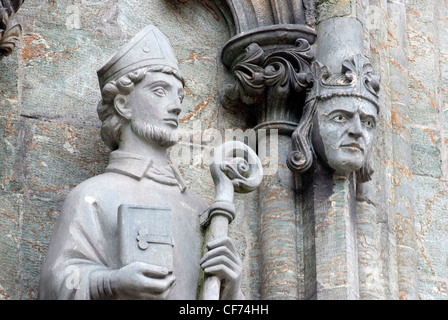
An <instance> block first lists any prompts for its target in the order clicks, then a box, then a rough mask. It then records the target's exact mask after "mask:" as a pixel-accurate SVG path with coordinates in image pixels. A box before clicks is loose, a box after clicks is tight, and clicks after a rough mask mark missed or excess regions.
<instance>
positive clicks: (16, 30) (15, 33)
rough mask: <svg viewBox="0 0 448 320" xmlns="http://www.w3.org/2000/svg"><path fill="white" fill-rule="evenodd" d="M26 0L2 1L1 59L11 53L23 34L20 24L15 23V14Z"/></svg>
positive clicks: (0, 8)
mask: <svg viewBox="0 0 448 320" xmlns="http://www.w3.org/2000/svg"><path fill="white" fill-rule="evenodd" d="M23 2H24V0H1V1H0V59H1V58H2V57H4V56H8V55H10V54H11V53H12V52H13V50H14V48H15V46H16V42H17V41H18V40H19V39H20V36H21V35H22V27H21V25H20V24H15V23H14V16H15V14H16V12H17V10H19V8H20V6H21V5H22V4H23Z"/></svg>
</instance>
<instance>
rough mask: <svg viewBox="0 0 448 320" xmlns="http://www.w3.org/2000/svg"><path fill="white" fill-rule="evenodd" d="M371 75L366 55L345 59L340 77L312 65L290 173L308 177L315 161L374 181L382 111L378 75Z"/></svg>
mask: <svg viewBox="0 0 448 320" xmlns="http://www.w3.org/2000/svg"><path fill="white" fill-rule="evenodd" d="M372 72H373V69H372V66H371V65H370V63H368V62H366V61H365V60H364V57H363V56H362V55H355V56H353V57H351V58H350V59H346V60H344V61H343V63H342V72H341V73H332V72H331V70H329V69H328V68H327V67H326V66H324V65H322V64H321V63H319V62H317V61H316V62H314V64H313V78H314V81H313V86H312V88H311V89H310V90H309V92H308V94H307V99H306V103H305V107H304V111H303V114H302V118H301V120H300V123H299V125H298V127H297V129H296V130H295V132H294V133H293V150H292V152H291V154H290V155H289V158H288V167H289V168H290V169H291V170H293V171H294V172H297V173H304V172H306V171H308V170H309V169H310V168H311V167H312V166H313V164H314V163H315V161H316V158H317V159H319V160H320V161H321V162H322V163H323V164H324V165H325V166H327V167H328V168H330V169H332V170H333V171H334V172H335V173H337V174H341V175H347V174H349V173H351V172H357V173H358V177H359V179H360V180H361V181H368V180H370V179H371V174H372V173H373V169H372V167H371V163H370V155H371V149H372V145H373V140H374V133H375V126H376V119H377V116H378V112H379V103H378V92H379V77H378V76H376V75H373V74H372Z"/></svg>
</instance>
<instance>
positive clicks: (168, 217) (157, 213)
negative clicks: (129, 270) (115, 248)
mask: <svg viewBox="0 0 448 320" xmlns="http://www.w3.org/2000/svg"><path fill="white" fill-rule="evenodd" d="M171 222H172V214H171V208H170V207H160V206H135V205H121V206H120V207H119V208H118V243H119V252H120V259H121V263H122V266H125V265H127V264H129V263H131V262H136V261H140V262H145V263H148V264H151V265H157V266H163V267H165V268H167V269H168V270H169V271H170V272H172V271H173V247H174V243H173V238H172V224H171Z"/></svg>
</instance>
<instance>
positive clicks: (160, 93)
mask: <svg viewBox="0 0 448 320" xmlns="http://www.w3.org/2000/svg"><path fill="white" fill-rule="evenodd" d="M153 92H154V93H155V94H156V95H158V96H159V97H165V96H166V92H165V90H164V89H163V88H155V89H154V90H153Z"/></svg>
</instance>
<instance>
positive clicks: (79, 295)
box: [39, 26, 243, 299]
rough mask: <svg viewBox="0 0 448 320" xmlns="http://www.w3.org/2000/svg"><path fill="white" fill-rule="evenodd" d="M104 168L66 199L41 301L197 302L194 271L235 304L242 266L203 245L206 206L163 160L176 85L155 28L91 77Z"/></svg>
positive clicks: (223, 249) (176, 109)
mask: <svg viewBox="0 0 448 320" xmlns="http://www.w3.org/2000/svg"><path fill="white" fill-rule="evenodd" d="M98 78H99V83H100V87H101V92H102V100H101V101H100V103H99V105H98V114H99V117H100V119H101V121H102V127H101V136H102V139H103V141H104V142H105V143H106V144H107V145H108V147H110V148H111V150H112V152H111V154H110V162H109V165H108V166H107V168H106V170H105V171H106V172H105V173H103V174H100V175H98V176H95V177H92V178H90V179H88V180H86V181H84V182H82V183H81V184H79V185H78V186H77V187H76V188H74V189H73V190H72V191H71V193H70V194H69V195H68V196H67V198H66V200H65V202H64V204H63V207H62V210H61V212H60V215H59V217H58V220H57V224H56V227H55V230H54V233H53V236H52V239H51V243H50V246H49V248H48V252H47V256H46V259H45V261H44V265H43V269H42V274H41V280H40V287H39V298H40V299H196V298H197V292H198V289H197V288H198V283H199V279H200V272H201V267H202V269H203V270H204V272H205V274H206V276H207V275H212V276H215V277H218V278H219V279H220V280H221V295H220V298H221V299H241V298H243V295H242V292H241V289H240V282H241V274H242V263H241V260H240V258H239V256H238V254H237V251H236V249H235V246H234V244H233V242H232V240H231V239H230V238H228V237H227V236H225V237H222V238H220V239H216V240H214V241H211V242H209V243H208V244H207V248H208V252H207V253H206V254H205V255H204V256H202V257H201V254H202V253H201V252H202V248H203V241H204V240H203V235H202V232H201V227H200V223H199V217H200V215H201V213H203V212H204V211H206V210H207V205H206V203H205V202H204V201H203V200H202V199H201V198H200V197H199V196H197V195H196V194H194V193H193V192H192V191H190V190H189V189H188V188H186V184H185V182H184V180H183V179H182V176H181V174H180V172H179V170H178V169H177V168H176V167H175V166H174V165H171V164H169V162H168V156H167V148H168V147H170V146H172V145H174V144H175V143H177V140H178V139H177V133H176V132H177V129H178V125H179V119H178V117H179V114H180V112H181V110H182V105H181V102H182V99H183V97H184V80H183V78H182V76H181V73H180V70H179V67H178V64H177V59H176V56H175V54H174V51H173V49H172V47H171V45H170V43H169V41H168V40H167V39H166V37H165V36H164V35H163V34H162V33H161V32H160V31H159V30H158V29H157V28H155V27H154V26H148V27H146V28H144V29H143V30H142V31H140V32H139V33H138V34H137V35H136V36H135V37H134V38H133V39H132V40H131V41H130V42H129V43H127V44H126V45H125V46H124V47H122V48H121V50H119V51H118V53H117V54H115V55H114V56H113V57H112V58H111V59H110V60H109V62H107V63H106V64H105V65H104V66H103V67H102V68H101V69H100V70H99V71H98Z"/></svg>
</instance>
